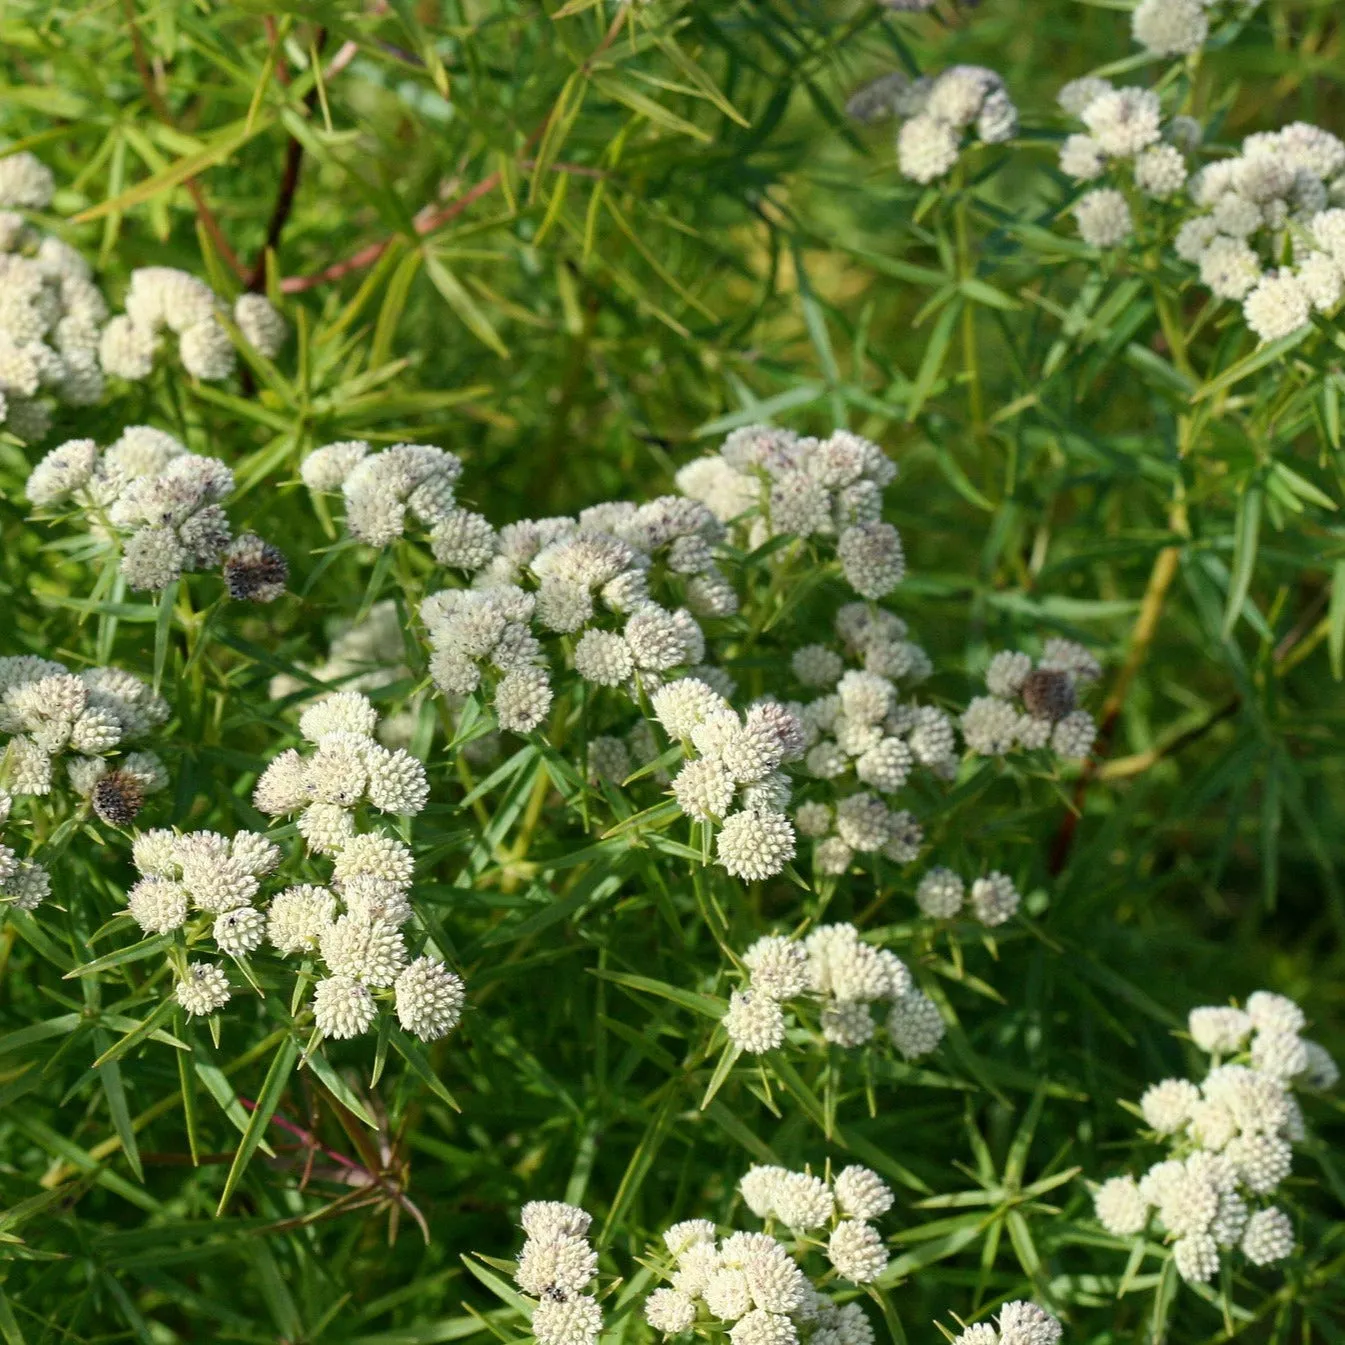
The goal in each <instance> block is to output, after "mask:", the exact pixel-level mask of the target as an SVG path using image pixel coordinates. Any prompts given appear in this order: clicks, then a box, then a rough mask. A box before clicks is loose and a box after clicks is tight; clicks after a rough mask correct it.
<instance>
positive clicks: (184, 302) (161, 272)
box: [98, 266, 286, 383]
mask: <svg viewBox="0 0 1345 1345" xmlns="http://www.w3.org/2000/svg"><path fill="white" fill-rule="evenodd" d="M227 311H228V306H227V305H226V304H225V302H224V301H223V300H222V299H221V298H220V297H219V295H217V294H216V293H215V291H214V290H212V289H211V288H210V286H209V285H207V284H206V283H205V281H204V280H201V279H200V278H199V277H197V276H194V275H191V274H189V273H188V272H186V271H179V270H176V269H175V268H174V267H171V266H145V267H141V268H140V269H138V270H135V271H132V272H131V283H130V287H129V288H128V290H127V292H126V301H125V312H123V313H118V314H117V315H116V316H115V317H114V318H113V319H112V320H111V321H110V322H109V323H108V324H107V326H106V327H104V328H103V332H102V336H101V338H100V340H99V343H98V358H99V361H100V362H101V364H102V367H103V371H104V372H105V373H107V374H111V375H112V376H114V377H116V378H124V379H127V380H128V381H130V382H139V381H140V380H142V379H146V378H148V377H149V376H150V374H151V373H153V371H154V358H155V356H156V355H157V354H158V352H159V349H160V342H161V340H162V337H163V335H164V333H171V334H172V335H173V336H174V337H176V338H177V354H178V359H179V360H180V361H181V363H182V367H183V369H185V370H186V371H187V373H189V374H190V375H191V376H192V377H193V378H199V379H201V380H203V381H204V382H208V383H216V382H219V381H221V380H222V379H225V378H228V377H229V375H230V374H232V373H233V371H234V366H235V364H236V362H237V356H236V352H235V350H234V343H233V338H232V337H231V336H230V334H229V331H228V328H226V327H225V325H224V323H223V322H221V321H220V319H221V317H222V315H223V314H224V313H225V312H227ZM232 317H233V322H234V325H235V326H236V327H237V328H238V331H239V332H240V333H241V335H242V337H243V339H244V340H245V341H246V342H247V343H248V344H249V345H250V346H251V347H252V348H253V349H254V350H256V351H257V352H258V353H259V354H261V355H264V356H265V357H266V358H267V359H271V358H273V357H274V356H275V355H277V354H279V353H280V348H281V346H283V345H284V344H285V335H286V326H285V319H284V318H283V317H281V315H280V314H279V313H278V312H277V311H276V309H275V307H274V305H272V303H271V301H270V300H269V299H267V298H266V296H265V295H263V294H243V295H240V296H239V298H238V299H237V300H236V301H235V303H234V306H233V313H232Z"/></svg>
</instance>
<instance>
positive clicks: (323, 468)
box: [299, 439, 370, 493]
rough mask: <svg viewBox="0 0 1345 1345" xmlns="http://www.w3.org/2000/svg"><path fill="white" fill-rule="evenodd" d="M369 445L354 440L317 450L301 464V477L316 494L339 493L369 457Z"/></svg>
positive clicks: (326, 445)
mask: <svg viewBox="0 0 1345 1345" xmlns="http://www.w3.org/2000/svg"><path fill="white" fill-rule="evenodd" d="M369 451H370V450H369V445H368V444H366V443H365V442H364V441H363V440H360V439H352V440H345V441H343V442H341V443H335V444H324V445H323V446H322V447H321V448H315V449H314V450H313V451H312V452H311V453H310V454H309V455H308V456H307V457H306V458H305V459H304V460H303V462H302V463H301V464H300V466H299V475H300V477H302V478H303V483H304V485H306V486H307V487H308V489H309V490H311V491H314V492H315V493H323V492H327V493H331V492H335V491H339V490H340V489H341V487H342V486H343V485H344V484H345V480H346V478H347V477H348V476H349V475H350V474H351V472H353V471H354V470H355V467H356V465H357V464H358V463H359V462H360V461H361V460H362V459H363V458H366V457H367V456H368V455H369Z"/></svg>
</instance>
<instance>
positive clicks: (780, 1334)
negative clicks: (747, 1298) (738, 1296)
mask: <svg viewBox="0 0 1345 1345" xmlns="http://www.w3.org/2000/svg"><path fill="white" fill-rule="evenodd" d="M729 1339H730V1340H731V1341H732V1342H733V1345H797V1342H798V1339H799V1332H798V1328H797V1327H796V1326H795V1325H794V1323H793V1321H792V1320H791V1319H790V1318H789V1317H787V1316H785V1315H784V1313H780V1312H766V1311H765V1310H764V1309H762V1308H754V1309H752V1311H751V1312H748V1313H746V1314H745V1315H744V1316H742V1317H741V1318H739V1320H738V1321H737V1322H735V1323H734V1325H733V1326H732V1327H730V1329H729Z"/></svg>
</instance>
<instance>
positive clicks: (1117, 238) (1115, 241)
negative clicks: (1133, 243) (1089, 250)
mask: <svg viewBox="0 0 1345 1345" xmlns="http://www.w3.org/2000/svg"><path fill="white" fill-rule="evenodd" d="M1074 218H1075V221H1076V222H1077V224H1078V226H1079V237H1080V238H1082V239H1083V241H1084V242H1085V243H1087V244H1088V245H1089V246H1090V247H1095V248H1111V247H1116V246H1118V245H1119V244H1121V243H1124V242H1125V241H1126V239H1128V238H1129V237H1130V236H1131V234H1133V233H1134V231H1135V225H1134V221H1133V220H1132V219H1131V217H1130V205H1129V203H1128V202H1127V201H1126V198H1125V197H1124V196H1123V195H1122V194H1121V193H1120V192H1119V191H1117V190H1116V189H1115V188H1114V187H1097V188H1095V189H1094V190H1093V191H1090V192H1087V193H1085V195H1083V196H1081V197H1080V198H1079V200H1078V201H1076V202H1075V205H1074Z"/></svg>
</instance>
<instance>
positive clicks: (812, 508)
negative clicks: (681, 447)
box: [677, 425, 906, 598]
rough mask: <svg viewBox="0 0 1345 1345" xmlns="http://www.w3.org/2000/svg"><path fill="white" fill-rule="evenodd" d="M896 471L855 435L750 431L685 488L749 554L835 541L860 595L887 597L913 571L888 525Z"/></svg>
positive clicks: (700, 464) (685, 472)
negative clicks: (886, 509) (887, 502)
mask: <svg viewBox="0 0 1345 1345" xmlns="http://www.w3.org/2000/svg"><path fill="white" fill-rule="evenodd" d="M896 475H897V467H896V464H895V463H894V462H893V461H892V460H891V459H890V458H889V457H888V456H887V455H886V454H885V453H884V452H883V450H882V449H881V448H879V447H878V445H877V444H875V443H872V442H870V441H869V440H868V439H863V438H861V437H860V436H859V435H857V434H852V433H850V431H849V430H836V431H834V432H833V433H832V434H831V435H830V436H829V437H828V438H826V439H814V438H809V437H806V436H802V435H798V434H795V433H794V432H793V431H792V430H784V429H775V428H772V427H770V426H766V425H751V426H747V427H745V428H743V429H740V430H734V431H733V433H732V434H730V435H729V436H728V438H727V439H726V440H725V442H724V444H723V446H722V447H721V448H720V450H719V452H718V453H715V454H709V455H707V456H705V457H701V458H696V459H695V460H693V461H692V462H689V463H688V464H687V465H686V466H685V467H683V468H682V469H681V470H680V471H679V472H678V473H677V487H678V489H679V490H680V491H681V492H682V493H683V494H684V495H687V496H689V497H690V498H691V499H693V500H700V501H701V502H702V503H703V504H705V506H706V507H707V508H708V509H709V510H710V512H711V513H712V514H713V515H714V517H715V518H717V519H718V520H719V521H720V522H721V523H722V524H724V525H725V526H726V527H727V528H728V529H729V532H730V535H731V536H733V537H734V539H735V540H736V541H738V542H739V543H740V544H741V545H743V546H746V547H748V548H751V549H755V548H757V547H760V546H762V545H764V544H765V543H766V542H768V541H770V540H771V539H772V538H774V537H796V538H800V539H805V540H807V539H823V540H827V541H830V542H832V543H833V544H834V546H835V552H836V557H837V559H838V560H839V561H840V565H841V569H842V571H843V573H844V575H845V578H846V580H847V581H848V582H849V584H850V586H851V587H852V588H853V589H854V590H855V592H856V593H858V594H859V595H860V596H861V597H864V598H882V597H885V596H886V595H887V594H888V593H890V592H892V590H893V589H894V588H896V586H897V585H898V584H899V583H900V582H901V580H902V579H903V578H904V577H905V574H906V559H905V554H904V552H903V551H902V546H901V538H900V536H899V535H898V534H897V530H896V529H895V528H894V527H892V525H891V524H889V523H884V522H883V521H882V509H883V491H884V490H885V489H886V488H887V487H888V486H889V485H890V484H891V483H892V481H893V480H894V479H895V478H896Z"/></svg>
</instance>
